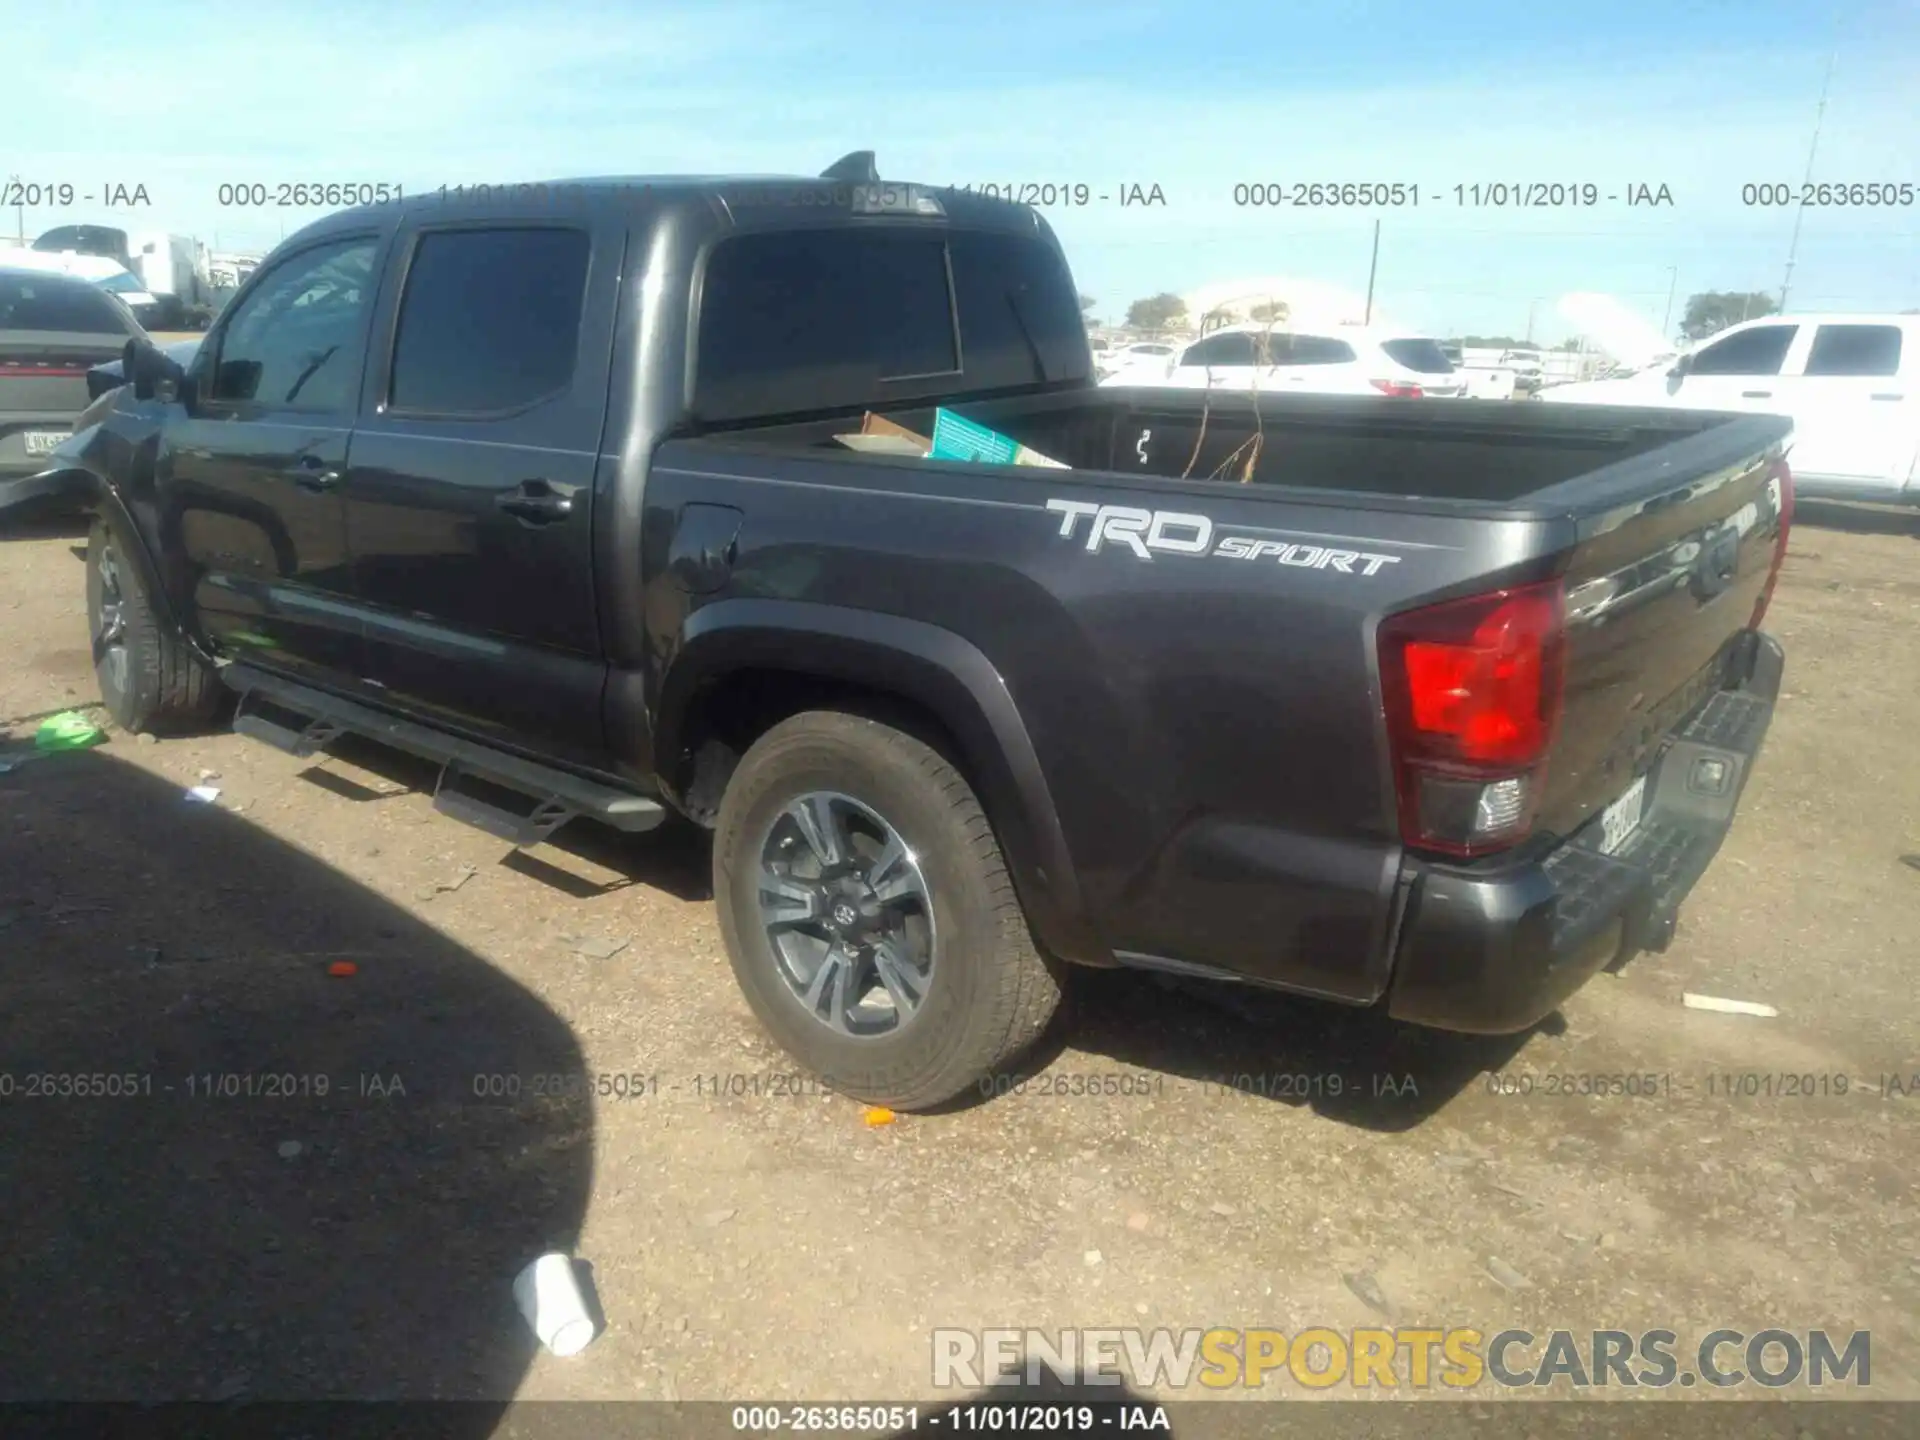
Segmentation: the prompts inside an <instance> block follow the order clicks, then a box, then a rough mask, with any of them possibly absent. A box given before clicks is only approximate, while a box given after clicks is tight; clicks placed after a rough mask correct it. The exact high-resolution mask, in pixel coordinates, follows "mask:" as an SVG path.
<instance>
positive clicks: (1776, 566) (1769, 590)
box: [1747, 460, 1793, 630]
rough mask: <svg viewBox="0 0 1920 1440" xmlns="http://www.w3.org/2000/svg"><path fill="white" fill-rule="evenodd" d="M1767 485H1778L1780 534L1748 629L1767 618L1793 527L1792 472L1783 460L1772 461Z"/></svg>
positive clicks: (1785, 559) (1756, 627)
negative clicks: (1788, 533)
mask: <svg viewBox="0 0 1920 1440" xmlns="http://www.w3.org/2000/svg"><path fill="white" fill-rule="evenodd" d="M1767 478H1768V480H1769V482H1770V483H1769V486H1768V488H1769V489H1771V488H1772V484H1773V483H1777V484H1778V485H1779V486H1780V499H1779V506H1780V535H1779V538H1778V539H1777V540H1775V541H1774V545H1773V564H1772V565H1771V566H1769V567H1768V569H1767V583H1766V585H1765V586H1764V587H1763V588H1762V589H1761V591H1760V598H1759V599H1758V600H1756V601H1755V602H1754V605H1753V619H1751V620H1749V621H1748V622H1747V628H1748V629H1749V630H1758V629H1759V628H1760V622H1761V621H1762V620H1764V619H1766V618H1767V606H1768V605H1770V604H1772V603H1773V587H1774V586H1775V585H1778V584H1779V583H1780V567H1781V566H1782V565H1784V564H1786V563H1787V532H1788V531H1789V530H1791V529H1792V528H1793V472H1792V471H1791V470H1789V469H1788V468H1787V462H1786V461H1785V460H1776V461H1774V462H1773V473H1772V474H1771V475H1769V476H1768V477H1767Z"/></svg>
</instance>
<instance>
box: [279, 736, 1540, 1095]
mask: <svg viewBox="0 0 1920 1440" xmlns="http://www.w3.org/2000/svg"><path fill="white" fill-rule="evenodd" d="M328 754H329V757H330V758H331V759H333V760H338V761H343V762H345V763H346V764H348V765H351V766H353V767H355V768H357V769H359V770H361V771H363V772H365V773H367V774H368V775H369V776H370V777H378V780H379V782H380V783H381V784H382V785H383V786H385V787H390V788H387V789H384V790H376V789H373V788H370V787H368V786H366V785H364V784H362V783H360V782H359V781H356V780H352V779H350V778H349V777H348V776H347V775H345V774H343V773H339V772H336V771H334V770H331V769H329V768H328V767H327V766H326V765H322V764H315V765H314V766H312V767H310V768H309V769H307V770H305V771H302V772H301V774H302V776H303V778H305V779H307V780H308V781H310V782H311V783H313V784H315V785H317V786H320V787H321V788H323V789H325V790H327V791H329V792H330V793H332V794H335V795H342V796H345V797H347V798H349V799H353V800H358V801H364V802H367V803H379V802H380V801H381V800H382V799H383V798H384V797H386V796H390V795H398V794H401V793H406V792H408V791H417V792H420V793H422V794H431V793H432V791H433V782H434V774H435V771H434V767H433V766H432V765H430V764H428V763H426V762H424V761H418V760H415V759H414V758H413V757H411V756H408V755H404V754H401V753H399V752H397V751H393V750H388V749H385V748H383V747H381V746H378V745H375V744H371V743H367V742H362V741H358V740H355V739H352V738H351V737H349V738H343V739H341V740H339V741H337V742H335V743H334V744H333V745H331V746H330V747H329V748H328ZM445 823H447V824H452V823H454V822H453V821H451V820H449V821H446V822H445ZM540 850H541V851H555V852H558V855H557V856H556V858H557V859H564V858H566V857H572V858H574V859H577V860H583V861H585V862H587V863H588V864H590V865H592V866H594V867H596V868H599V869H601V870H603V871H605V872H607V873H610V874H612V875H614V876H615V877H616V878H615V879H613V880H611V881H605V880H598V881H596V880H589V879H584V878H582V877H581V876H580V875H578V874H577V873H575V872H573V871H571V870H568V869H566V868H564V867H563V866H562V865H561V864H557V863H554V861H553V860H549V859H546V858H543V856H542V854H541V853H538V852H535V851H510V852H508V853H506V854H505V855H504V856H503V858H502V859H501V861H500V863H501V864H503V865H506V866H508V867H509V868H511V869H514V870H517V871H520V872H521V873H523V874H528V875H532V876H534V877H535V878H537V879H541V880H544V881H546V882H547V883H548V884H549V885H551V886H552V887H553V888H554V889H555V890H556V891H558V892H560V893H561V894H563V895H567V896H572V897H579V898H586V897H588V896H592V895H596V894H603V893H605V892H606V891H608V890H611V889H618V888H621V887H623V886H625V885H630V884H638V885H649V886H653V887H656V888H659V889H662V890H665V891H667V892H668V893H670V894H672V895H674V896H676V897H677V898H679V899H682V900H689V901H707V900H710V899H712V893H713V892H712V885H711V879H710V875H711V872H710V868H709V867H710V863H711V845H710V842H709V839H708V836H707V833H706V832H705V831H703V830H701V829H700V828H699V827H698V826H696V825H693V824H692V823H691V822H688V821H684V820H681V819H679V818H678V817H676V818H675V819H674V820H672V821H670V822H669V823H668V824H666V825H664V826H662V827H661V828H660V829H658V830H655V831H650V832H648V833H646V834H642V835H622V834H619V833H618V832H616V831H613V830H609V829H607V828H606V827H604V826H601V825H595V824H591V823H585V822H575V823H573V824H570V825H566V826H563V827H562V828H561V829H560V830H559V831H557V832H556V833H555V834H554V835H553V837H552V838H551V839H550V840H548V841H547V842H546V844H545V845H544V846H541V847H540ZM1069 982H1070V983H1069V987H1068V1000H1067V1003H1066V1005H1064V1006H1063V1007H1062V1011H1061V1016H1060V1019H1059V1020H1057V1021H1056V1022H1055V1024H1054V1025H1053V1027H1052V1028H1051V1029H1050V1030H1049V1031H1048V1033H1047V1035H1046V1036H1045V1037H1044V1038H1043V1040H1042V1041H1041V1043H1040V1044H1039V1045H1038V1046H1036V1047H1035V1048H1034V1049H1033V1050H1032V1051H1031V1052H1029V1054H1028V1055H1027V1056H1026V1057H1024V1059H1023V1060H1022V1061H1021V1062H1019V1063H1018V1064H1017V1065H1016V1066H1015V1067H1014V1068H1013V1069H1011V1070H1010V1071H1009V1072H1008V1073H1007V1074H1006V1075H1005V1076H1001V1077H996V1079H995V1081H994V1084H995V1085H996V1086H997V1085H998V1084H1000V1083H1003V1082H1004V1083H1007V1084H1012V1083H1018V1082H1025V1083H1026V1084H1027V1086H1028V1087H1029V1088H1031V1087H1032V1086H1033V1084H1034V1082H1035V1077H1038V1076H1040V1075H1041V1074H1042V1072H1044V1071H1046V1070H1047V1069H1048V1068H1049V1067H1052V1066H1054V1065H1055V1062H1056V1061H1058V1060H1059V1059H1060V1057H1061V1055H1062V1053H1063V1052H1064V1051H1066V1050H1067V1049H1069V1048H1071V1049H1074V1050H1082V1051H1091V1052H1094V1053H1096V1054H1101V1055H1107V1056H1110V1057H1111V1058H1113V1059H1115V1060H1117V1061H1119V1062H1121V1063H1122V1064H1124V1065H1126V1066H1128V1067H1130V1068H1136V1069H1139V1070H1142V1071H1145V1072H1148V1076H1149V1083H1160V1084H1168V1083H1171V1082H1175V1081H1180V1082H1194V1083H1199V1084H1202V1085H1208V1086H1212V1087H1215V1088H1217V1089H1218V1090H1219V1091H1220V1092H1221V1093H1222V1094H1223V1095H1224V1094H1225V1093H1226V1092H1228V1091H1238V1092H1241V1093H1244V1094H1249V1095H1255V1096H1259V1097H1262V1098H1265V1099H1271V1100H1277V1101H1280V1102H1282V1103H1287V1104H1295V1105H1308V1106H1311V1107H1312V1108H1313V1109H1314V1110H1316V1111H1317V1112H1319V1113H1321V1114H1323V1115H1326V1116H1327V1117H1328V1118H1330V1119H1336V1120H1340V1121H1342V1122H1344V1123H1346V1124H1350V1125H1356V1126H1360V1127H1362V1128H1365V1129H1369V1130H1388V1131H1396V1130H1406V1129H1410V1128H1412V1127H1414V1126H1416V1125H1418V1124H1420V1123H1421V1122H1422V1121H1424V1120H1426V1119H1427V1118H1428V1117H1429V1116H1431V1115H1432V1114H1434V1113H1435V1112H1436V1111H1438V1110H1439V1109H1440V1108H1441V1107H1443V1106H1444V1105H1445V1104H1446V1103H1447V1102H1448V1101H1449V1100H1451V1099H1452V1098H1453V1097H1454V1096H1455V1095H1457V1094H1459V1092H1460V1091H1461V1090H1462V1089H1463V1088H1464V1087H1466V1086H1467V1085H1470V1084H1472V1083H1473V1082H1474V1081H1475V1080H1476V1079H1477V1078H1478V1077H1479V1076H1481V1075H1482V1074H1484V1073H1486V1072H1487V1071H1491V1070H1498V1069H1500V1068H1501V1067H1502V1066H1504V1065H1506V1064H1507V1063H1508V1062H1509V1061H1510V1060H1511V1059H1512V1058H1513V1056H1514V1055H1515V1054H1516V1053H1517V1052H1518V1051H1519V1050H1520V1049H1521V1047H1523V1046H1524V1045H1525V1044H1526V1043H1527V1040H1528V1038H1529V1036H1530V1035H1531V1034H1532V1033H1533V1032H1532V1031H1527V1032H1522V1033H1521V1034H1518V1035H1502V1036H1467V1035H1450V1034H1444V1033H1441V1032H1439V1031H1433V1030H1426V1029H1422V1028H1420V1027H1418V1026H1413V1025H1403V1024H1400V1023H1398V1022H1395V1021H1392V1020H1389V1019H1387V1018H1386V1017H1385V1016H1384V1015H1383V1014H1382V1013H1381V1012H1380V1011H1379V1010H1377V1009H1373V1010H1356V1009H1351V1008H1349V1007H1347V1006H1342V1005H1334V1004H1329V1003H1326V1002H1323V1001H1317V1000H1312V999H1308V998H1305V997H1302V996H1293V995H1285V994H1279V993H1276V992H1273V991H1267V990H1257V989H1254V988H1252V987H1247V986H1234V985H1223V984H1215V983H1209V982H1205V981H1185V980H1181V981H1177V982H1176V981H1173V980H1171V979H1170V978H1169V977H1159V976H1152V975H1146V974H1141V973H1139V972H1134V971H1101V970H1076V971H1074V972H1072V974H1071V975H1070V976H1069ZM1563 1023H1564V1022H1562V1021H1561V1019H1560V1017H1559V1016H1558V1015H1553V1016H1549V1017H1548V1019H1547V1020H1546V1021H1544V1022H1542V1024H1541V1025H1540V1026H1538V1027H1536V1029H1539V1030H1544V1031H1546V1032H1547V1033H1557V1031H1558V1030H1559V1029H1560V1028H1562V1026H1563ZM1072 1068H1073V1067H1072V1066H1071V1065H1066V1066H1062V1067H1058V1069H1057V1070H1056V1073H1055V1074H1054V1075H1053V1077H1052V1078H1051V1079H1050V1080H1049V1079H1042V1080H1040V1081H1039V1083H1040V1084H1041V1085H1043V1086H1044V1085H1046V1084H1049V1083H1060V1082H1061V1078H1062V1072H1064V1071H1070V1070H1071V1069H1072ZM1152 1077H1158V1078H1157V1079H1155V1078H1152ZM990 1093H991V1091H990V1090H989V1089H987V1088H986V1087H983V1089H982V1091H981V1092H979V1093H975V1092H969V1093H967V1094H966V1095H964V1096H962V1097H961V1098H959V1099H957V1100H954V1101H951V1102H949V1103H948V1104H947V1105H946V1106H943V1107H940V1108H941V1109H942V1110H943V1111H958V1110H964V1109H967V1108H969V1107H970V1106H972V1105H975V1104H979V1103H982V1101H983V1100H984V1099H985V1098H987V1097H988V1095H989V1094H990Z"/></svg>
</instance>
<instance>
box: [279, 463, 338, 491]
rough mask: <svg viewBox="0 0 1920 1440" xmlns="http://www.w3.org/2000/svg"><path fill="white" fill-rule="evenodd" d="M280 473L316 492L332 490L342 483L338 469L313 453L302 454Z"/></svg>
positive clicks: (302, 487)
mask: <svg viewBox="0 0 1920 1440" xmlns="http://www.w3.org/2000/svg"><path fill="white" fill-rule="evenodd" d="M280 473H281V475H282V476H283V477H285V478H286V479H288V480H291V481H293V483H294V484H296V485H298V486H299V487H300V488H301V489H302V490H312V491H314V492H315V493H316V494H317V493H319V492H321V491H325V490H331V489H332V488H333V487H334V486H336V485H338V484H339V483H340V472H339V471H338V470H334V469H331V468H329V467H328V466H327V464H326V463H325V462H324V461H321V460H316V459H315V458H314V457H313V456H311V455H306V456H302V457H301V458H300V459H299V460H296V461H295V462H294V463H293V464H291V465H289V466H287V468H286V469H284V470H282V471H281V472H280Z"/></svg>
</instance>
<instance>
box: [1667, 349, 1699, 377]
mask: <svg viewBox="0 0 1920 1440" xmlns="http://www.w3.org/2000/svg"><path fill="white" fill-rule="evenodd" d="M1692 369H1693V357H1692V356H1691V355H1682V356H1681V357H1680V358H1679V359H1678V360H1676V361H1674V362H1673V368H1672V369H1670V370H1668V371H1667V378H1668V379H1670V380H1682V379H1685V378H1686V375H1687V372H1688V371H1690V370H1692Z"/></svg>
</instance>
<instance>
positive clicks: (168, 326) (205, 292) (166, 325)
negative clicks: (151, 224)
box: [33, 225, 219, 330]
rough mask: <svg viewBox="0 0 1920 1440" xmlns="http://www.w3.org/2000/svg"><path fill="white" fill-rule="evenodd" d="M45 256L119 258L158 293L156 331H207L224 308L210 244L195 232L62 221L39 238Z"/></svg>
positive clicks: (149, 289) (38, 247) (38, 245)
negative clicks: (217, 300) (215, 281)
mask: <svg viewBox="0 0 1920 1440" xmlns="http://www.w3.org/2000/svg"><path fill="white" fill-rule="evenodd" d="M33 248H34V249H35V250H38V251H41V252H42V253H45V254H57V255H66V254H74V255H98V256H103V257H105V258H107V259H109V260H115V261H117V262H119V264H121V265H122V266H124V267H125V268H126V269H128V270H130V271H132V272H133V274H134V275H135V276H136V277H138V278H139V280H140V281H141V282H142V283H144V284H145V286H146V288H147V293H148V294H150V295H152V296H153V299H154V304H155V311H154V320H153V323H152V325H151V326H150V328H152V329H155V330H204V329H206V328H207V326H208V325H209V324H211V323H212V321H213V317H214V315H215V314H216V313H218V310H219V307H218V305H217V304H216V303H215V299H214V284H213V275H212V272H211V266H210V257H209V255H208V251H207V247H206V246H205V245H204V244H203V243H202V242H201V241H199V240H197V239H195V238H194V237H193V236H191V235H174V234H170V233H168V232H167V231H164V230H137V231H132V232H129V231H126V230H121V229H117V228H115V227H114V226H111V225H61V226H57V227H55V228H54V229H52V230H49V231H47V232H46V233H45V234H43V235H41V236H40V237H39V238H38V239H37V240H35V241H34V242H33Z"/></svg>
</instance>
